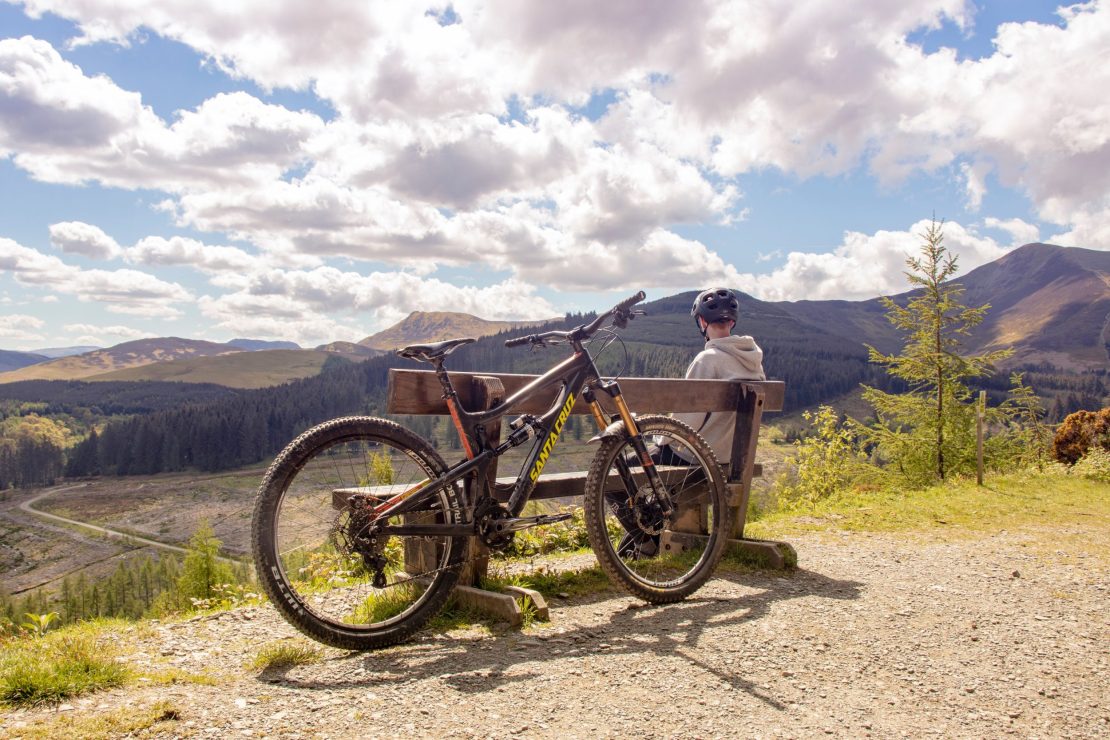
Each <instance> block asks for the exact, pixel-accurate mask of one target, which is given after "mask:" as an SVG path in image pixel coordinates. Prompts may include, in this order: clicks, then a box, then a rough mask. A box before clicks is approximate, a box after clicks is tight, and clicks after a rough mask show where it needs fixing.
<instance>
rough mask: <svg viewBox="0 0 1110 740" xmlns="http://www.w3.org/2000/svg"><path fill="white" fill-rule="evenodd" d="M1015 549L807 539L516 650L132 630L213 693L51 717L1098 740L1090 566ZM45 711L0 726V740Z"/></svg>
mask: <svg viewBox="0 0 1110 740" xmlns="http://www.w3.org/2000/svg"><path fill="white" fill-rule="evenodd" d="M1072 534H1073V535H1075V534H1078V535H1084V534H1089V535H1090V536H1091V537H1103V536H1105V532H1101V531H1099V532H1094V531H1092V532H1089V533H1083V532H1073V533H1072ZM1034 539H1036V540H1037V541H1038V547H1039V546H1040V544H1039V543H1043V542H1044V541H1045V540H1046V535H1045V534H1044V533H1041V534H1038V535H1037V537H1036V538H1034V537H1033V536H1031V535H1030V534H1029V533H1002V534H997V535H993V536H984V537H981V538H977V539H964V540H958V541H940V540H938V539H936V538H933V539H931V540H930V539H924V538H922V537H921V536H917V537H916V538H915V539H907V538H905V537H898V536H893V535H861V534H851V535H824V536H821V537H818V536H806V537H803V538H798V539H794V540H792V541H793V542H794V544H795V545H796V547H797V549H798V552H799V557H800V561H801V563H802V566H803V568H802V569H801V570H799V571H797V572H796V573H794V574H791V575H782V574H778V573H774V572H767V571H762V572H755V573H724V574H722V575H721V577H719V578H717V579H715V580H714V581H712V582H711V583H710V584H709V585H707V586H706V587H705V588H704V589H702V590H701V591H700V592H699V593H698V594H696V595H695V597H693V598H691V599H690V600H688V601H687V602H685V603H682V604H677V605H671V606H666V607H647V606H644V605H642V604H641V603H639V602H638V601H635V600H634V599H632V598H630V597H626V596H624V595H622V594H618V593H615V592H610V593H605V594H600V595H597V596H594V597H591V598H589V599H586V600H579V601H573V602H570V603H567V602H560V601H559V600H556V603H554V604H553V609H552V621H551V622H549V623H546V624H542V625H539V626H538V627H537V628H534V629H533V630H530V631H528V632H525V633H518V632H512V631H507V630H503V631H502V630H494V632H493V634H488V633H486V632H485V631H484V630H480V629H471V630H467V631H459V632H455V633H450V634H423V635H422V636H421V637H420V638H419V639H417V640H415V641H414V642H411V643H409V644H407V645H403V646H400V647H397V648H392V649H390V650H387V651H382V652H377V653H370V654H357V653H344V652H340V651H328V652H327V653H326V655H327V658H326V659H325V660H324V661H323V662H321V663H319V664H316V665H309V666H299V667H294V668H290V669H287V670H282V671H271V672H266V673H263V674H259V673H258V672H256V671H251V670H249V669H246V668H244V664H245V663H246V661H248V660H249V659H250V658H251V657H252V656H253V655H255V654H256V653H257V651H258V648H259V646H260V645H262V644H264V643H266V642H268V641H271V640H276V639H279V638H283V637H293V636H294V635H295V632H294V631H293V630H292V629H291V628H290V627H288V626H287V625H286V624H285V623H284V622H283V621H281V619H280V618H279V617H278V616H277V615H276V613H275V612H274V611H273V610H272V609H271V608H269V607H258V608H250V609H240V610H235V611H232V612H227V613H224V614H221V615H216V616H214V617H206V618H202V619H198V620H195V621H191V622H182V623H174V624H156V625H155V626H154V627H153V629H151V630H149V631H147V632H144V631H143V630H136V633H135V634H136V643H135V644H136V647H135V652H134V653H133V654H132V655H131V656H130V657H129V658H128V660H129V662H131V663H132V664H135V665H146V666H150V667H153V666H159V665H170V666H175V667H178V668H180V669H183V670H186V671H202V670H208V671H211V672H212V673H213V674H214V675H215V676H217V678H218V684H217V685H214V686H202V685H194V684H176V685H171V686H168V687H152V686H143V685H141V684H140V685H133V686H130V687H127V688H125V689H119V690H114V691H110V692H104V693H101V694H97V695H94V696H91V697H87V698H84V699H78V700H75V701H73V702H71V703H70V704H69V705H67V707H66V709H65V710H63V711H65V712H73V713H74V714H78V713H96V712H100V711H107V710H110V709H113V708H119V707H122V706H124V705H132V706H134V705H140V706H141V705H149V704H153V703H154V702H156V701H158V700H166V701H169V702H171V703H172V704H173V706H174V707H175V708H176V709H177V710H178V712H179V716H180V719H179V720H178V721H176V722H173V723H167V724H165V725H159V726H158V727H159V728H161V729H160V730H159V733H161V734H164V735H165V736H167V737H171V736H193V737H220V738H223V737H233V736H234V737H252V736H267V737H329V738H332V737H339V738H343V737H374V736H382V737H393V736H398V735H405V736H413V735H415V736H429V737H444V736H447V737H470V736H483V737H509V736H514V735H520V736H528V737H582V738H592V737H599V736H644V737H676V736H678V737H691V736H695V737H718V736H720V737H778V736H789V737H799V736H800V737H812V736H825V735H835V736H845V737H861V736H876V737H899V736H905V737H910V736H914V737H917V736H922V735H938V736H943V737H997V736H1002V735H1008V734H1015V735H1018V736H1024V737H1106V736H1107V735H1110V706H1108V701H1110V626H1108V617H1107V614H1108V609H1107V607H1108V606H1110V585H1108V578H1107V575H1108V571H1107V567H1106V564H1105V563H1102V562H1096V561H1094V559H1093V558H1083V557H1081V555H1082V553H1077V552H1074V551H1073V552H1069V553H1052V552H1051V551H1050V552H1049V557H1047V558H1046V557H1045V556H1044V554H1043V550H1037V549H1035V548H1034V547H1033V546H1031V543H1032V542H1033V541H1034ZM1039 553H1040V554H1039ZM139 635H142V636H139ZM57 714H58V713H57V712H56V711H53V710H52V711H42V710H39V711H31V712H24V711H17V712H8V713H6V714H2V715H0V735H3V736H12V737H18V736H19V735H20V731H21V729H23V728H26V727H28V726H31V725H34V724H37V723H40V722H43V721H46V720H48V719H50V718H52V717H56V716H57Z"/></svg>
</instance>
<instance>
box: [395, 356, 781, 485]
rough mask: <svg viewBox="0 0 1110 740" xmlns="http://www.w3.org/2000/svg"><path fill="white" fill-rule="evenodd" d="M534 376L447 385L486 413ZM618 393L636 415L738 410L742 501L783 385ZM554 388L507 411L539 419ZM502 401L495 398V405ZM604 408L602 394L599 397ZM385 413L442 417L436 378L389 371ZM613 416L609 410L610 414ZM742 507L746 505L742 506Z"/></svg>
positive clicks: (477, 378) (653, 386)
mask: <svg viewBox="0 0 1110 740" xmlns="http://www.w3.org/2000/svg"><path fill="white" fill-rule="evenodd" d="M537 377H538V376H536V375H520V374H515V373H465V372H453V373H451V382H452V384H453V385H454V387H455V391H456V392H457V393H458V394H459V401H460V402H461V403H462V405H463V408H466V409H471V410H475V409H478V408H490V407H491V406H492V405H493V403H494V401H495V399H494V397H493V396H492V395H491V390H490V387H491V385H492V386H495V387H497V391H495V392H494V393H501V394H503V395H500V398H506V397H508V396H510V395H512V394H513V393H514V392H516V391H517V390H518V389H520V388H522V387H524V386H525V385H527V384H528V383H530V382H532V381H533V380H535V379H536V378H537ZM620 384H621V392H622V393H623V394H624V397H625V401H626V402H627V403H628V407H629V408H630V409H632V411H634V412H636V413H670V412H672V411H690V412H698V411H736V412H737V414H736V431H735V433H734V434H733V440H732V455H731V457H730V460H731V465H730V470H729V480H730V481H732V482H737V483H742V484H743V487H744V489H745V492H744V498H745V499H746V498H747V493H748V491H749V490H750V486H751V479H752V476H753V474H754V470H755V446H756V443H757V441H758V437H759V425H760V421H761V419H762V415H763V412H764V411H781V410H782V402H783V395H784V393H785V389H786V384H785V383H783V382H782V381H780V380H764V381H750V380H684V379H681V378H621V379H620ZM556 393H557V389H555V388H553V389H552V390H551V391H550V392H549V393H539V394H536V396H534V397H533V398H531V399H529V400H527V401H525V402H523V403H521V404H520V405H519V406H518V407H515V408H513V409H511V410H510V412H511V413H514V414H525V413H528V414H539V413H543V412H544V411H547V410H548V409H549V408H551V404H552V403H554V401H555V396H556ZM500 398H498V399H496V400H497V401H499V400H500ZM599 399H600V401H601V403H602V405H603V406H604V405H605V398H604V395H603V394H599ZM386 410H387V411H388V412H389V413H391V414H437V415H446V414H447V413H448V411H447V404H446V403H445V402H444V400H443V389H442V388H441V387H440V385H439V380H438V379H437V378H436V376H435V373H434V372H432V371H430V370H405V369H393V370H390V371H389V388H388V391H387V400H386ZM608 410H610V411H612V409H608ZM572 413H576V414H586V413H589V408H588V407H587V406H586V404H584V403H575V405H574V408H573V409H572ZM745 503H746V502H745Z"/></svg>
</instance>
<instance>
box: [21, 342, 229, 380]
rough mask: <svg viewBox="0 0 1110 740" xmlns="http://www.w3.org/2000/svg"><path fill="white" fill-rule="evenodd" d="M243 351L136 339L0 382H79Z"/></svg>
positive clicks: (35, 367) (30, 369) (23, 371)
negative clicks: (184, 360) (139, 367)
mask: <svg viewBox="0 0 1110 740" xmlns="http://www.w3.org/2000/svg"><path fill="white" fill-rule="evenodd" d="M239 351H240V350H238V349H236V348H234V347H230V346H228V345H226V344H219V343H217V342H205V341H201V340H197V339H181V338H180V337H162V338H158V339H137V340H135V341H133V342H124V343H123V344H117V345H116V346H114V347H109V348H107V349H100V350H95V351H93V352H86V353H85V354H82V355H73V356H70V357H60V358H58V359H56V360H50V361H49V362H42V363H39V364H37V365H30V366H28V367H25V368H21V369H19V370H15V371H13V372H8V373H2V374H0V383H12V382H15V381H19V380H79V379H82V378H88V377H90V376H93V375H102V374H104V373H110V372H113V371H115V370H123V369H125V368H131V367H138V366H140V365H148V364H151V363H154V362H168V361H171V360H178V359H184V358H187V357H209V356H212V355H221V354H226V353H228V352H239Z"/></svg>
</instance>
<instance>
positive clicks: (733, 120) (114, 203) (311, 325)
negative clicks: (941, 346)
mask: <svg viewBox="0 0 1110 740" xmlns="http://www.w3.org/2000/svg"><path fill="white" fill-rule="evenodd" d="M1107 59H1110V0H1107V2H1102V1H1100V0H1094V1H1092V2H1085V3H1079V4H1072V5H1058V4H1057V3H1054V2H1035V1H1033V0H976V1H974V2H973V1H971V0H869V1H868V2H861V3H845V2H843V0H791V1H790V2H784V1H782V0H731V1H729V0H686V1H684V2H674V1H673V0H607V1H606V2H596V0H562V1H561V2H550V0H544V1H543V2H530V1H525V0H457V1H456V2H453V3H449V4H447V3H435V2H424V3H421V2H416V1H411V2H410V1H406V2H396V1H395V0H384V1H380V2H375V1H373V0H368V1H366V2H350V1H349V0H315V1H314V2H312V3H304V2H288V1H285V2H283V1H282V0H236V1H235V2H227V0H0V349H21V350H33V349H37V348H43V347H59V346H71V345H97V346H109V345H114V344H117V343H120V342H124V341H129V340H132V339H138V338H141V337H149V336H180V337H189V338H195V339H207V340H212V341H226V340H229V339H232V338H235V337H247V338H256V339H284V340H292V341H296V342H298V343H300V344H301V345H302V346H306V347H310V346H315V345H317V344H321V343H325V342H331V341H336V340H345V341H358V340H359V339H362V338H363V337H366V336H367V335H369V334H372V333H374V332H376V331H379V330H381V329H383V328H385V327H387V326H389V325H391V324H393V323H395V322H397V321H399V320H400V319H402V318H404V317H405V316H406V315H407V314H408V313H410V312H411V311H416V310H420V311H464V312H467V313H471V314H474V315H477V316H480V317H483V318H487V319H535V318H547V317H552V316H558V315H562V314H563V313H565V312H568V311H588V310H601V309H605V308H607V307H608V306H610V305H612V303H614V302H615V301H616V300H619V299H621V298H623V297H625V296H627V295H629V294H631V293H633V292H635V291H636V290H641V289H642V290H645V291H646V292H647V294H648V297H649V299H652V298H661V297H664V296H667V295H673V294H674V293H677V292H680V291H689V290H696V289H701V288H705V287H710V286H714V285H721V284H723V285H727V286H729V287H734V288H738V289H740V290H743V291H745V292H747V293H750V294H751V295H754V296H756V297H758V298H762V299H765V300H802V299H848V300H861V299H867V298H872V297H875V296H877V295H881V294H892V293H897V292H900V291H902V290H903V289H904V288H905V287H906V282H905V276H904V275H903V270H904V268H905V265H904V261H905V259H906V256H907V255H908V254H912V253H913V252H914V251H915V250H916V249H917V248H918V247H919V246H920V244H921V236H920V235H921V233H922V231H923V230H924V229H925V227H926V226H927V225H928V223H929V221H930V219H932V218H936V219H937V220H939V221H943V223H944V235H945V243H946V245H947V246H948V247H949V249H951V250H952V251H953V252H954V253H956V254H957V255H958V256H959V265H960V268H961V271H962V272H967V271H968V270H970V269H973V268H974V267H977V266H979V265H981V264H984V263H986V262H989V261H991V260H994V259H997V258H998V257H1000V256H1002V255H1004V254H1005V253H1006V252H1008V251H1009V250H1011V249H1013V248H1015V247H1017V246H1020V245H1022V244H1026V243H1029V242H1033V241H1044V242H1049V243H1054V244H1059V245H1063V246H1079V247H1085V248H1089V249H1101V250H1105V249H1110V102H1107V96H1106V91H1107V90H1110V64H1107V63H1106V60H1107Z"/></svg>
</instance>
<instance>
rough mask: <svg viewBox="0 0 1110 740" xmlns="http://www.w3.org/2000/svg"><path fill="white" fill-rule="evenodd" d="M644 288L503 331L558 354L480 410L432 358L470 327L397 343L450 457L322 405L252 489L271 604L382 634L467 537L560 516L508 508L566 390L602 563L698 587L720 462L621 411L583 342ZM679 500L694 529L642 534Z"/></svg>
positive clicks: (444, 572) (657, 528)
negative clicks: (545, 399) (552, 324)
mask: <svg viewBox="0 0 1110 740" xmlns="http://www.w3.org/2000/svg"><path fill="white" fill-rule="evenodd" d="M643 299H644V293H643V292H642V291H641V292H639V293H637V294H636V295H634V296H632V297H630V298H628V299H626V300H624V301H622V302H621V303H618V304H617V305H616V306H614V307H613V308H612V309H610V310H608V311H606V312H604V313H602V314H600V315H599V316H597V317H596V318H595V319H594V320H593V321H591V322H589V323H587V324H582V325H580V326H578V327H577V328H574V329H572V330H568V331H547V332H543V333H539V334H531V335H528V336H522V337H516V338H513V339H509V340H507V341H506V342H505V345H506V346H508V347H516V346H530V347H533V348H539V347H547V346H552V345H567V346H568V347H569V348H570V349H571V351H572V354H571V356H570V357H568V358H566V359H564V360H563V361H562V362H559V363H558V364H556V365H555V366H554V367H552V368H550V369H549V370H548V371H547V372H545V373H544V374H543V375H540V376H539V377H537V378H536V379H535V380H533V381H531V382H530V383H528V384H527V385H525V386H524V387H522V388H521V389H519V390H518V391H516V392H515V393H513V394H511V395H510V396H509V397H508V398H506V399H505V400H504V401H503V402H501V403H499V404H497V405H496V406H494V407H493V408H491V409H489V410H485V411H473V412H472V411H467V410H466V409H464V408H462V405H461V404H460V402H459V397H458V394H457V393H456V392H455V389H454V387H453V386H452V383H451V376H450V375H449V374H448V372H447V370H446V368H445V367H444V362H445V360H446V358H447V356H448V355H450V354H451V353H452V352H454V351H455V350H456V349H458V348H459V347H461V346H463V345H465V344H468V343H470V342H473V341H475V340H474V339H471V338H462V339H450V340H447V341H443V342H437V343H434V344H418V345H412V346H409V347H405V348H404V349H401V350H398V354H400V355H401V356H403V357H406V358H410V359H413V360H419V361H422V362H428V363H430V364H431V365H433V367H434V369H435V374H436V377H437V378H438V380H439V383H440V384H441V386H442V388H443V398H444V400H445V402H446V406H447V409H448V411H449V412H450V416H451V419H452V421H453V423H454V427H455V430H456V432H457V433H458V435H459V440H460V443H461V448H462V450H463V452H465V458H464V459H463V460H461V461H460V462H457V463H455V464H453V465H448V464H447V463H446V462H444V460H443V458H442V457H441V456H440V454H439V452H438V451H437V450H436V449H435V447H433V445H432V444H430V443H429V442H428V441H427V440H425V439H423V438H421V437H420V436H418V435H416V434H414V433H413V432H411V431H409V430H408V429H406V428H404V427H403V426H401V425H399V424H397V423H394V422H393V421H389V420H386V419H381V418H375V417H366V416H355V417H345V418H339V419H333V420H331V421H327V422H324V423H322V424H320V425H318V426H315V427H313V428H311V429H309V430H308V431H306V432H305V433H303V434H301V435H300V436H299V437H297V438H296V439H295V440H294V441H293V442H291V443H290V444H289V445H288V446H287V447H286V448H285V449H284V450H283V451H282V452H281V453H280V454H279V455H278V456H277V458H276V459H275V460H274V462H273V464H272V465H271V466H270V468H269V470H268V471H267V473H266V476H265V478H264V479H263V481H262V484H261V486H260V487H259V490H258V495H257V499H256V502H255V507H254V517H253V523H252V548H253V553H254V560H255V565H256V568H257V571H258V577H259V580H260V582H261V583H262V587H263V588H264V590H265V591H266V593H267V594H268V595H269V597H270V600H271V601H272V602H273V603H274V605H275V606H276V607H277V608H278V610H279V611H280V612H281V613H282V615H283V616H284V617H285V618H286V619H287V620H288V621H289V622H290V623H292V624H293V625H294V626H295V627H297V628H298V629H300V630H301V631H302V632H304V633H305V634H307V635H309V636H310V637H312V638H314V639H316V640H319V641H320V642H323V643H325V644H328V645H332V646H335V647H339V648H346V649H355V650H365V649H372V648H378V647H383V646H386V645H391V644H394V643H397V642H400V641H402V640H404V639H406V638H407V637H408V636H410V635H411V634H412V633H413V632H415V631H416V630H418V629H420V628H421V627H422V626H424V625H425V624H426V623H427V622H428V621H429V620H430V619H431V618H432V617H433V616H434V615H435V614H436V613H437V612H438V611H439V609H440V608H441V607H442V606H443V605H444V603H445V602H446V601H447V598H448V597H449V596H450V594H451V590H452V589H453V588H454V586H455V584H456V582H457V580H458V577H459V572H460V569H461V568H462V566H463V564H464V560H465V556H464V553H465V552H466V551H467V548H466V547H465V545H466V542H467V540H468V538H478V539H479V540H481V541H482V542H484V543H485V544H486V545H487V546H488V547H489V548H490V549H491V550H495V551H496V550H501V549H504V548H505V547H507V546H508V545H509V544H510V543H511V542H512V541H513V537H514V535H515V533H516V532H519V531H522V530H525V529H528V528H530V527H535V526H539V525H544V524H551V523H555V522H559V521H564V520H566V519H568V518H570V516H571V514H569V513H565V512H563V513H548V514H539V515H535V516H522V515H521V514H522V512H523V510H524V506H525V504H526V503H527V502H528V500H529V496H530V494H531V493H532V491H533V489H534V488H535V485H536V482H537V480H539V478H540V476H541V473H542V472H543V469H544V466H545V465H546V464H547V461H548V460H549V459H550V457H551V455H552V452H553V450H554V447H555V444H556V442H557V441H558V440H559V436H560V432H561V431H562V430H563V428H564V426H565V425H566V422H567V418H568V416H569V415H570V413H571V411H572V409H573V408H574V406H575V404H576V403H579V402H581V403H582V404H584V405H585V407H586V408H587V409H588V411H589V413H590V414H591V415H592V416H593V418H594V420H595V422H596V423H597V426H598V434H597V436H596V437H594V438H593V439H592V440H591V442H592V443H596V444H598V445H599V447H598V450H597V453H596V455H595V456H594V458H593V461H592V463H591V465H590V467H589V470H588V473H587V475H586V480H585V485H584V490H583V509H584V514H585V525H586V530H587V535H588V540H589V543H590V546H591V547H592V548H593V550H594V552H595V554H596V556H597V558H598V561H599V562H600V564H601V566H602V568H603V569H604V571H605V572H606V573H607V574H608V576H609V577H610V579H611V580H612V581H614V582H615V583H617V584H619V585H621V586H622V587H624V588H625V589H627V590H628V591H629V592H631V593H632V594H634V595H636V596H638V597H640V598H642V599H644V600H646V601H649V602H653V603H667V602H674V601H679V600H681V599H683V598H685V597H687V596H688V595H689V594H691V593H693V592H694V591H695V590H696V589H698V588H699V587H700V586H701V585H702V584H703V583H704V582H705V581H706V580H707V579H708V578H709V577H710V575H712V573H713V570H714V568H715V567H716V566H717V563H718V561H719V560H720V558H721V555H722V553H723V551H724V546H725V543H726V538H727V533H726V527H727V522H728V514H727V506H726V498H727V496H726V493H725V485H724V479H723V475H722V471H721V466H720V465H719V464H718V462H717V458H716V456H715V455H714V453H713V451H712V449H710V447H709V446H708V445H707V444H706V442H705V441H704V440H703V439H702V438H701V437H700V436H699V435H698V434H697V433H696V432H695V431H694V430H693V429H691V428H690V427H689V426H686V425H685V424H683V423H681V422H679V421H677V420H675V419H672V418H670V417H668V416H659V415H650V416H648V415H645V416H637V415H635V414H633V413H632V412H630V411H629V409H628V406H627V404H626V403H625V400H624V398H623V396H622V395H621V390H620V383H619V381H618V380H617V379H615V378H609V379H606V378H604V377H602V376H601V374H600V373H599V372H598V369H597V366H596V365H595V363H594V358H593V356H592V355H591V353H590V348H589V344H590V340H591V338H593V337H594V335H595V334H598V333H599V332H604V333H606V334H607V335H609V336H612V337H615V336H616V330H617V329H623V328H625V327H626V326H627V325H628V322H629V321H630V320H631V319H633V318H634V317H635V316H637V315H638V314H641V313H642V312H641V311H634V310H633V308H632V307H633V306H635V305H636V304H637V303H639V302H640V301H642V300H643ZM553 392H554V400H553V402H552V404H551V406H550V408H549V409H548V410H547V411H546V412H544V413H543V414H540V415H538V416H534V415H530V414H523V415H521V416H518V417H517V418H515V419H513V420H512V421H511V422H510V423H509V425H508V427H509V429H508V434H507V435H506V437H505V439H504V441H501V442H499V443H496V442H495V441H494V440H492V439H490V435H489V434H488V433H487V427H488V425H490V424H491V423H492V422H495V421H496V420H499V419H501V418H502V417H504V416H506V415H508V414H509V412H510V410H511V409H512V408H514V406H517V405H518V404H519V403H521V402H522V401H524V400H525V399H528V398H531V397H533V396H536V395H537V394H549V395H550V394H552V393H553ZM602 399H605V400H606V405H608V406H610V407H612V408H615V410H616V413H615V414H612V415H610V414H609V413H607V412H606V410H605V408H604V406H603V405H602V403H601V400H602ZM528 443H531V449H530V450H529V451H528V453H527V454H526V455H525V457H524V463H523V465H522V467H521V470H520V474H519V475H518V476H517V477H516V478H515V480H513V481H512V482H511V483H498V482H496V481H491V480H490V476H489V475H488V471H489V465H490V463H491V461H493V460H494V459H496V458H498V457H500V456H501V455H503V454H504V453H505V452H507V451H508V450H510V449H513V448H515V447H519V446H521V445H525V444H528ZM495 494H501V496H500V498H501V499H505V498H507V503H504V504H502V503H499V502H498V496H497V495H495ZM689 511H696V512H698V516H700V517H701V529H702V531H703V532H704V534H703V536H702V537H700V538H693V544H689V545H687V546H686V547H684V548H682V551H681V552H679V553H676V554H671V553H669V552H667V553H664V552H661V549H660V548H658V547H654V548H653V547H652V545H657V543H658V542H659V539H660V537H661V536H662V535H663V534H664V533H665V532H666V531H667V529H668V527H669V526H670V525H671V524H672V522H674V521H675V519H676V517H677V516H678V515H679V513H681V512H689ZM687 540H691V538H686V540H684V543H685V542H686V541H687ZM676 549H678V548H676Z"/></svg>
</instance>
